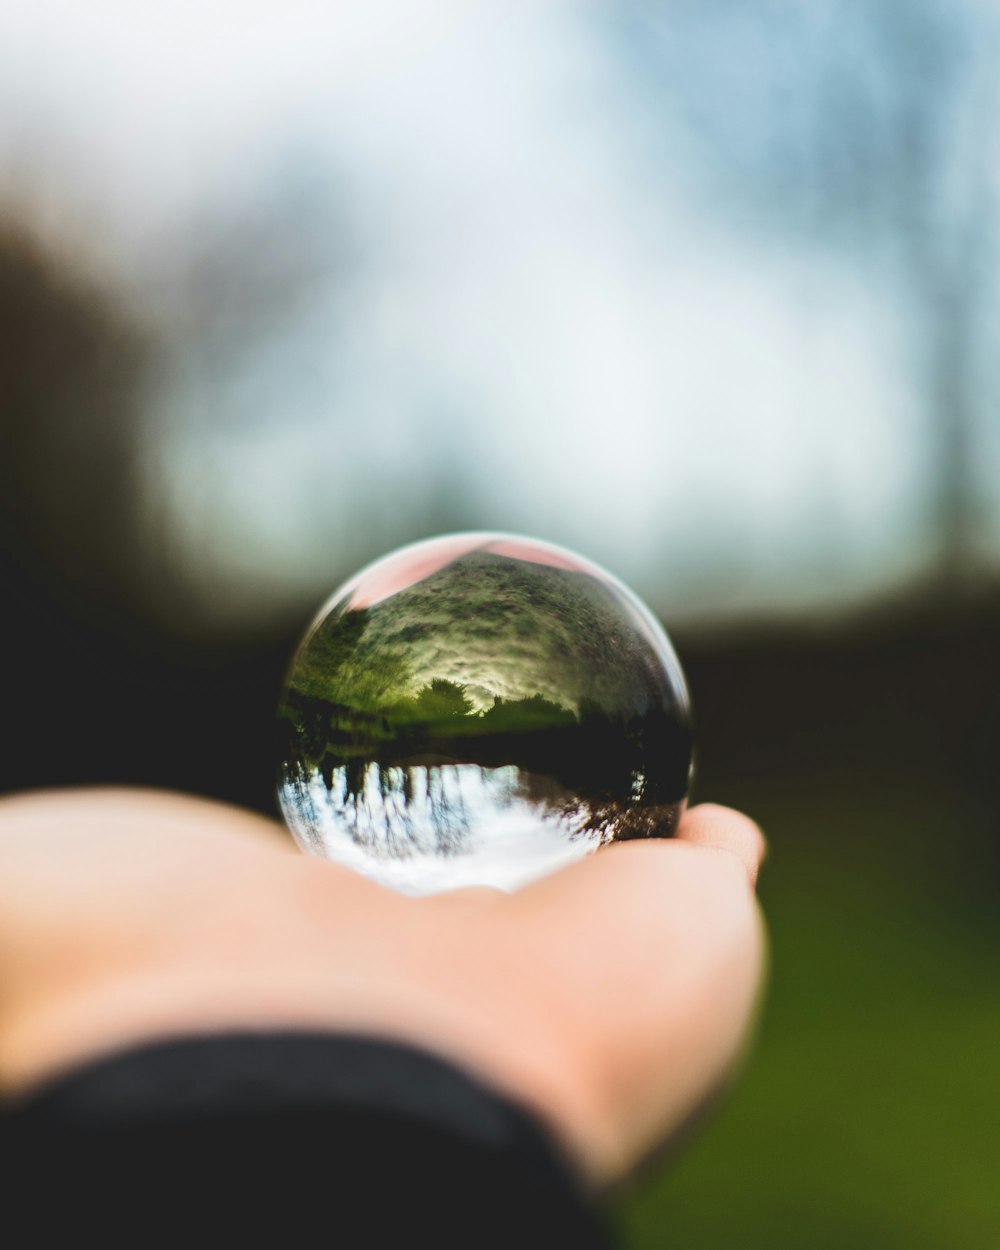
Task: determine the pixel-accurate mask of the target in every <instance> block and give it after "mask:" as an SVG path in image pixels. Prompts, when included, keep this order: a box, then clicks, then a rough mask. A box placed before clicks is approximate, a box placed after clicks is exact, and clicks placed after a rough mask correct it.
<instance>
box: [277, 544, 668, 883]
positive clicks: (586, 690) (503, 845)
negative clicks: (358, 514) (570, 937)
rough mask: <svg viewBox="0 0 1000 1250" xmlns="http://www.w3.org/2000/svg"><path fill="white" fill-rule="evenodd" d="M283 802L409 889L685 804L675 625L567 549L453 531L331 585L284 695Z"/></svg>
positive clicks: (329, 839) (591, 843)
mask: <svg viewBox="0 0 1000 1250" xmlns="http://www.w3.org/2000/svg"><path fill="white" fill-rule="evenodd" d="M279 723H280V728H281V751H280V765H279V778H278V784H279V799H280V802H281V807H282V810H283V812H284V815H285V819H286V820H287V822H288V825H289V827H290V829H291V831H292V833H293V835H294V836H295V838H296V840H297V842H298V843H299V844H300V846H302V847H303V848H304V849H305V850H307V851H309V852H312V853H314V854H318V855H322V856H325V857H327V858H329V859H333V860H337V861H339V862H340V863H343V864H347V865H349V866H350V867H352V868H356V869H358V870H359V871H361V872H363V873H365V874H366V875H368V876H370V877H374V878H375V879H377V880H379V881H382V882H384V883H386V884H388V885H391V886H395V887H396V888H397V889H400V890H403V891H405V892H407V893H413V894H423V893H429V892H432V891H435V890H441V889H449V888H453V887H457V886H463V885H493V886H499V887H501V888H505V889H511V888H514V887H516V886H518V885H520V884H523V883H524V882H526V881H529V880H531V879H532V878H534V877H537V876H540V875H542V874H543V873H545V872H548V871H551V870H553V869H555V868H558V867H560V866H561V865H563V864H565V863H568V862H570V861H571V860H574V859H577V858H579V857H580V856H582V855H585V854H587V853H589V852H590V851H593V850H594V849H595V848H597V847H599V846H601V845H603V844H605V843H607V842H612V841H618V840H622V839H625V838H646V837H669V836H670V835H671V834H672V833H673V832H674V830H675V828H676V826H677V821H678V819H679V817H680V814H681V812H682V810H683V807H684V803H685V800H686V795H687V790H688V784H689V781H690V775H691V756H692V737H691V718H690V707H689V700H688V694H687V689H686V686H685V683H684V677H683V674H682V672H681V668H680V665H679V663H678V661H677V657H676V655H675V654H674V651H673V648H672V647H671V645H670V642H669V641H668V639H667V636H666V634H665V633H664V632H663V629H662V628H661V626H660V625H659V623H658V622H657V621H656V619H655V618H654V617H653V615H652V614H651V613H650V612H649V610H648V609H647V608H646V607H645V606H644V605H643V604H642V603H641V601H640V600H639V599H638V598H637V597H636V596H635V595H634V594H632V592H631V591H629V590H628V589H626V587H625V586H623V585H622V584H621V583H620V582H619V581H617V580H616V579H615V578H613V577H611V576H610V575H609V574H608V573H605V572H604V571H603V570H602V569H599V568H597V567H596V566H595V565H593V564H591V563H590V562H589V561H587V560H584V559H582V558H581V557H580V556H577V555H573V554H572V553H571V552H569V551H565V550H563V549H561V548H559V547H554V546H551V545H550V544H548V543H543V542H539V541H536V540H534V539H528V538H518V537H514V536H511V535H506V534H453V535H448V536H446V537H442V538H433V539H429V540H427V541H425V542H419V543H415V544H414V545H412V546H409V547H404V548H402V549H400V550H399V551H395V552H393V553H392V554H390V555H387V556H385V557H384V558H383V559H381V560H378V561H376V562H375V563H374V564H371V565H369V566H368V567H367V568H366V569H364V570H362V572H360V573H358V574H357V576H355V577H354V578H352V579H351V580H350V581H349V582H347V583H346V584H345V585H344V586H343V587H341V589H340V590H338V591H337V592H336V594H334V595H333V597H332V598H331V599H330V600H329V602H328V603H327V604H326V606H325V607H324V608H323V609H322V611H321V612H320V614H319V616H318V617H317V618H316V620H315V622H314V623H313V625H312V627H311V628H310V629H309V631H308V633H307V634H306V636H305V639H304V640H303V642H302V644H301V646H300V647H299V649H298V651H297V652H296V654H295V657H294V659H293V661H292V665H291V668H290V671H289V673H288V678H287V682H286V685H285V689H284V694H283V697H282V702H281V707H280V712H279Z"/></svg>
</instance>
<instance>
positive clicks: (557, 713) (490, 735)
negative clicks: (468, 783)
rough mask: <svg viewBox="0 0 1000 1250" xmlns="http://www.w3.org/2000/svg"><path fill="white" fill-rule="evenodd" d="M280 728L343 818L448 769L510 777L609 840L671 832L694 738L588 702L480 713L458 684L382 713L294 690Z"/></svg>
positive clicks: (399, 796) (398, 800)
mask: <svg viewBox="0 0 1000 1250" xmlns="http://www.w3.org/2000/svg"><path fill="white" fill-rule="evenodd" d="M281 725H282V735H283V743H282V753H283V758H285V759H286V760H292V761H296V762H297V763H298V764H299V765H300V766H301V768H302V769H303V770H304V771H305V772H306V773H307V774H309V773H313V774H318V775H320V776H321V777H322V778H323V782H324V785H325V786H326V788H327V790H329V791H333V790H335V789H337V788H343V791H344V793H343V801H344V802H345V803H346V804H347V805H348V806H352V805H353V806H355V807H356V806H358V805H362V806H363V805H364V804H365V802H366V801H367V800H366V795H368V794H369V793H370V787H372V785H376V786H377V787H378V790H379V799H380V802H381V803H382V804H383V806H384V807H387V808H393V807H395V806H398V805H399V804H403V805H404V806H405V805H406V804H408V803H412V802H413V800H414V797H415V796H414V787H415V786H416V787H419V788H420V790H421V795H422V796H424V795H425V794H426V792H427V788H428V786H429V785H431V784H432V782H429V781H428V778H431V779H433V777H434V776H435V770H440V769H441V768H443V767H447V766H449V765H457V764H464V765H475V766H477V767H478V768H479V769H480V770H482V772H483V774H484V775H493V774H496V773H498V771H499V770H510V769H511V768H513V769H515V770H516V778H517V789H518V792H519V794H520V796H521V797H523V798H527V799H530V800H533V801H535V802H537V803H539V804H540V805H542V806H543V807H545V808H546V809H547V810H550V811H556V812H561V813H562V814H563V815H565V816H566V818H567V820H568V821H569V822H570V823H571V824H575V825H576V826H578V827H579V828H580V829H587V830H590V831H602V832H607V833H608V834H609V836H615V837H627V836H640V835H641V836H647V835H648V834H649V833H650V832H651V831H652V830H653V829H654V828H656V827H657V826H660V827H661V828H660V830H659V831H667V832H669V830H670V828H671V827H672V822H673V820H674V819H675V818H676V811H675V809H676V807H677V805H678V804H679V803H680V801H681V800H682V799H683V797H684V795H685V793H686V790H687V782H688V769H689V764H690V759H691V733H690V727H689V726H688V724H687V722H686V720H685V719H684V718H683V717H680V716H678V715H676V714H671V711H670V710H668V709H666V708H663V707H650V708H649V709H648V710H647V711H646V712H644V713H642V714H638V713H637V714H635V715H632V716H629V717H622V716H617V715H613V714H609V713H608V712H607V711H606V710H605V709H604V708H602V707H601V706H600V705H599V704H598V703H596V702H595V701H593V700H584V701H582V703H581V705H580V708H579V712H578V713H575V712H573V711H571V710H569V709H568V708H565V707H561V706H560V705H558V704H556V703H554V702H552V701H550V700H548V699H545V698H544V697H543V696H542V695H532V696H529V697H526V698H521V699H504V698H502V697H500V696H495V697H494V702H493V705H492V706H491V707H489V708H487V709H486V710H485V711H477V710H475V708H474V707H473V704H472V701H471V700H470V699H469V697H468V694H467V693H466V690H465V688H464V687H463V686H462V685H461V684H459V683H456V682H453V681H448V680H445V679H441V678H437V679H434V680H432V681H430V682H428V683H427V684H426V685H425V686H423V687H422V688H421V689H420V690H419V691H418V693H417V694H415V695H414V696H412V697H411V698H408V699H405V700H400V701H399V703H398V704H397V705H396V706H395V707H392V708H386V709H383V710H381V711H380V712H365V711H361V710H359V709H358V708H357V707H352V706H349V705H345V704H335V703H332V702H330V701H328V700H324V699H320V698H315V697H310V696H308V695H304V694H302V693H301V692H299V691H296V690H294V689H292V690H290V691H289V693H288V695H287V698H286V701H285V704H284V706H283V709H282V717H281ZM373 768H374V769H375V770H377V771H376V772H373V771H372V770H373ZM431 797H433V796H431ZM446 824H447V822H443V825H446Z"/></svg>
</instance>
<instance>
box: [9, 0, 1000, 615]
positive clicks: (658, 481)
mask: <svg viewBox="0 0 1000 1250" xmlns="http://www.w3.org/2000/svg"><path fill="white" fill-rule="evenodd" d="M613 7H614V6H611V9H612V10H613ZM632 7H633V8H635V7H636V6H635V5H633V6H632ZM600 8H601V6H600V5H597V6H595V5H593V4H584V3H571V2H569V0H563V2H562V3H551V2H550V3H547V4H544V5H541V4H538V3H528V2H526V0H524V2H520V3H512V2H511V0H480V2H479V3H468V2H464V3H461V4H460V3H457V2H456V3H452V2H451V0H447V2H442V0H438V2H437V3H435V4H423V5H418V4H410V3H405V2H402V0H393V2H392V3H390V2H389V0H366V3H365V4H364V5H349V4H346V3H343V4H321V3H314V4H305V3H298V4H296V3H291V4H289V3H286V4H283V5H282V6H280V7H279V6H278V5H276V4H262V3H249V2H247V0H241V3H239V4H236V3H235V2H234V0H224V2H219V0H217V2H216V3H204V2H202V3H197V4H195V3H193V2H189V0H183V2H177V0H175V2H174V3H172V4H170V5H163V4H157V3H136V2H135V0H128V2H126V0H115V2H112V0H104V2H103V3H100V2H93V3H90V4H88V5H86V6H80V5H76V4H72V3H70V2H69V0H33V2H32V3H30V4H29V3H22V4H20V5H13V6H11V5H10V4H8V5H6V6H5V12H4V15H3V22H2V25H3V28H4V30H3V36H2V39H0V179H2V180H3V182H4V183H5V184H6V186H7V188H8V189H9V198H11V199H12V200H16V199H17V197H20V200H21V202H22V203H28V204H30V205H32V206H33V211H34V212H35V213H36V215H37V222H38V227H39V229H40V230H41V231H42V232H43V233H45V232H48V233H49V234H51V235H53V236H60V235H62V236H65V237H68V238H70V239H74V238H83V239H85V240H86V241H87V247H88V248H89V249H90V250H91V251H92V253H93V255H94V256H96V257H98V258H100V259H101V263H102V264H103V265H104V266H105V267H106V272H107V274H108V275H109V277H110V280H111V281H113V282H114V283H115V284H116V285H117V286H118V287H119V288H120V290H121V292H122V297H123V298H124V299H126V300H127V301H128V302H129V304H130V305H131V306H132V307H134V308H135V309H137V310H138V312H139V315H141V316H142V317H143V318H144V319H145V320H146V321H147V322H148V323H149V324H150V325H151V326H153V327H155V330H156V335H157V337H158V341H159V342H160V343H161V345H162V352H163V365H162V368H161V369H160V370H159V371H158V374H157V377H158V383H157V386H156V387H155V389H152V390H151V391H150V394H149V397H148V412H149V419H150V421H151V422H152V423H153V425H154V427H155V429H156V431H157V446H158V447H159V449H160V454H159V455H158V457H157V458H156V459H154V460H151V462H150V464H149V467H148V469H147V473H148V478H149V480H148V483H147V489H148V491H149V495H150V498H151V499H155V500H156V503H157V507H158V508H159V509H161V510H165V511H166V514H167V515H168V516H169V517H171V518H173V520H172V529H173V532H174V533H175V544H176V556H177V558H178V559H179V560H180V561H181V562H182V563H183V564H184V565H185V567H186V568H187V569H188V576H189V580H190V583H191V586H192V587H193V588H194V591H195V593H196V595H200V596H201V598H202V599H203V600H204V601H205V602H208V601H209V600H212V603H213V609H212V610H213V611H215V612H217V613H220V612H221V613H223V614H224V613H225V612H230V613H233V614H237V615H238V614H240V613H244V612H253V611H271V610H274V609H275V605H276V604H281V603H284V602H291V601H296V602H297V601H301V600H305V599H306V598H308V596H309V595H311V594H313V593H314V592H315V594H316V598H317V599H322V598H323V597H325V595H326V593H327V592H328V590H329V589H330V588H331V585H330V583H331V582H333V581H336V580H338V579H339V578H341V577H342V576H344V575H346V574H348V573H350V572H351V571H352V569H353V566H354V564H356V563H357V562H358V561H359V560H361V559H368V558H371V557H373V556H375V555H377V554H379V552H380V551H381V550H382V549H384V548H385V547H388V546H392V545H394V544H395V543H397V542H402V541H406V540H409V539H412V538H415V537H420V536H422V535H423V534H424V533H425V532H427V527H428V526H430V527H431V528H436V521H437V519H438V518H440V519H441V522H442V523H448V524H451V523H452V521H454V522H455V523H457V524H461V525H463V526H467V527H469V528H481V527H497V528H502V529H507V530H513V531H516V532H527V533H536V534H539V535H540V536H543V537H546V538H549V539H551V540H553V541H556V542H560V543H564V544H566V545H568V546H570V547H574V548H577V549H578V550H580V551H582V552H584V553H585V554H587V555H589V556H591V557H592V558H594V559H596V560H598V561H599V562H601V563H602V564H604V565H606V566H608V567H609V568H611V569H613V570H614V571H615V572H617V573H618V574H619V575H620V576H622V577H623V578H625V579H626V580H627V581H629V582H630V583H631V584H633V585H634V586H635V587H636V589H638V590H639V591H640V593H642V594H644V595H645V596H646V597H647V598H648V599H649V600H650V601H651V603H652V604H653V605H654V607H656V608H657V609H658V610H660V611H661V612H663V613H664V614H665V615H666V616H667V618H668V620H669V619H671V618H677V619H679V618H681V617H697V616H699V615H703V614H705V613H718V612H723V613H729V614H733V613H750V614H758V613H763V614H766V613H770V612H771V611H773V610H779V611H781V610H797V609H799V608H810V607H823V606H831V605H842V604H844V603H849V602H858V601H863V600H864V599H865V598H866V597H867V596H870V595H871V594H873V593H877V592H878V591H879V590H880V589H881V588H884V587H886V586H887V585H893V584H901V583H903V582H905V580H906V579H907V578H909V577H911V576H913V575H914V574H915V573H916V572H917V571H918V570H919V569H920V567H921V565H922V563H923V562H924V561H925V560H926V559H927V558H928V553H929V551H930V538H929V536H928V533H927V527H926V498H927V484H928V481H929V480H930V479H931V478H932V475H933V470H934V465H933V462H932V459H931V457H932V448H931V445H930V443H929V441H928V438H927V437H926V409H925V406H924V405H923V404H922V402H921V396H920V394H919V388H918V387H917V385H916V384H915V382H914V379H913V376H912V371H911V370H910V369H909V368H908V361H909V357H908V355H907V351H908V344H907V341H906V339H905V335H904V334H903V332H902V329H901V326H902V324H903V320H904V319H903V318H902V316H901V309H900V306H899V300H900V295H899V290H898V289H896V288H892V287H890V286H887V285H886V284H885V283H881V282H877V281H872V280H871V275H870V273H868V272H866V269H865V267H864V265H861V264H853V263H849V262H848V261H847V260H845V259H844V258H843V256H838V255H837V254H836V253H832V252H831V251H829V250H826V249H824V248H822V247H818V246H817V247H810V246H803V245H802V241H801V240H798V241H796V243H795V245H794V246H793V245H792V244H791V243H789V245H788V246H784V245H783V244H782V240H781V238H780V233H779V234H778V235H777V236H776V234H775V233H774V232H770V233H768V232H766V231H765V232H761V231H760V230H759V229H756V228H755V227H754V224H753V222H751V221H749V220H748V218H747V215H746V214H744V213H743V212H742V210H741V208H740V205H739V204H737V203H734V204H726V203H721V204H719V205H717V206H715V208H714V209H713V210H712V211H706V207H705V203H704V201H703V200H701V201H699V200H698V199H697V197H695V196H693V195H692V191H691V188H692V185H693V183H692V178H691V176H690V168H689V167H690V166H691V165H692V163H694V164H697V163H698V162H699V161H701V160H702V159H703V156H700V155H699V154H698V152H697V150H696V148H693V147H692V143H691V140H690V135H688V137H687V138H685V132H684V130H683V127H682V126H681V125H680V123H679V122H678V120H677V118H675V117H673V116H672V115H671V108H672V105H671V99H672V97H671V92H670V90H669V86H670V84H669V80H668V81H667V83H666V88H667V89H665V90H664V91H663V92H662V93H661V94H660V95H657V97H656V106H655V107H656V109H657V110H658V113H657V115H656V120H657V122H658V124H659V120H660V115H661V114H662V126H659V131H658V133H661V134H662V135H663V136H665V138H664V146H663V147H661V148H659V149H657V155H656V157H655V158H653V157H652V156H651V155H650V152H651V149H650V146H649V143H648V137H649V126H650V117H649V112H648V108H649V105H648V101H647V104H646V107H645V109H644V107H643V99H644V97H643V96H642V94H641V93H637V92H636V91H634V90H631V89H630V88H631V87H632V86H634V82H633V78H634V73H635V72H636V71H635V69H634V67H633V66H631V65H630V63H629V56H628V52H627V47H626V46H625V45H624V44H622V43H621V42H620V41H617V40H616V39H615V38H614V37H613V31H612V33H609V30H610V29H611V24H609V23H608V22H607V21H598V20H595V11H597V10H600ZM688 9H689V10H690V6H688ZM690 25H691V23H690V18H689V20H688V26H689V27H690ZM678 29H679V31H680V29H681V28H680V27H679V28H678ZM684 37H690V30H689V31H688V34H687V35H686V36H684ZM678 38H681V34H680V33H679V34H678ZM719 38H722V36H721V35H720V36H719ZM716 69H717V66H716ZM708 72H713V71H712V66H711V65H709V64H706V73H708ZM723 90H724V84H720V91H723ZM675 94H676V95H677V99H678V101H680V95H679V94H678V93H675ZM681 103H682V101H681V102H680V103H678V104H677V110H678V116H679V115H680V111H681ZM672 136H673V138H672ZM0 194H2V189H0ZM716 209H717V211H716ZM983 384H984V385H986V384H988V383H987V382H984V383H983ZM995 425H996V423H993V424H989V423H981V429H980V434H979V436H978V437H979V438H980V440H981V454H980V462H981V463H982V464H984V465H987V466H991V467H990V468H989V469H988V471H986V472H984V474H983V480H988V481H994V482H995V481H997V480H1000V438H998V436H997V431H996V428H995ZM994 468H995V472H994V471H993V469H994ZM985 493H987V494H988V493H989V491H988V489H987V490H986V491H985ZM998 495H1000V492H996V491H994V492H993V496H992V504H991V507H992V513H991V516H992V520H989V521H988V522H987V523H986V526H985V528H986V530H987V531H989V527H990V525H993V526H994V528H995V529H996V530H997V532H998V533H1000V526H998V525H997V516H998V508H997V502H998ZM995 537H996V536H995ZM990 541H991V542H993V541H994V540H993V539H991V540H990ZM996 545H1000V542H998V543H996ZM220 603H221V604H222V606H221V607H220Z"/></svg>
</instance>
